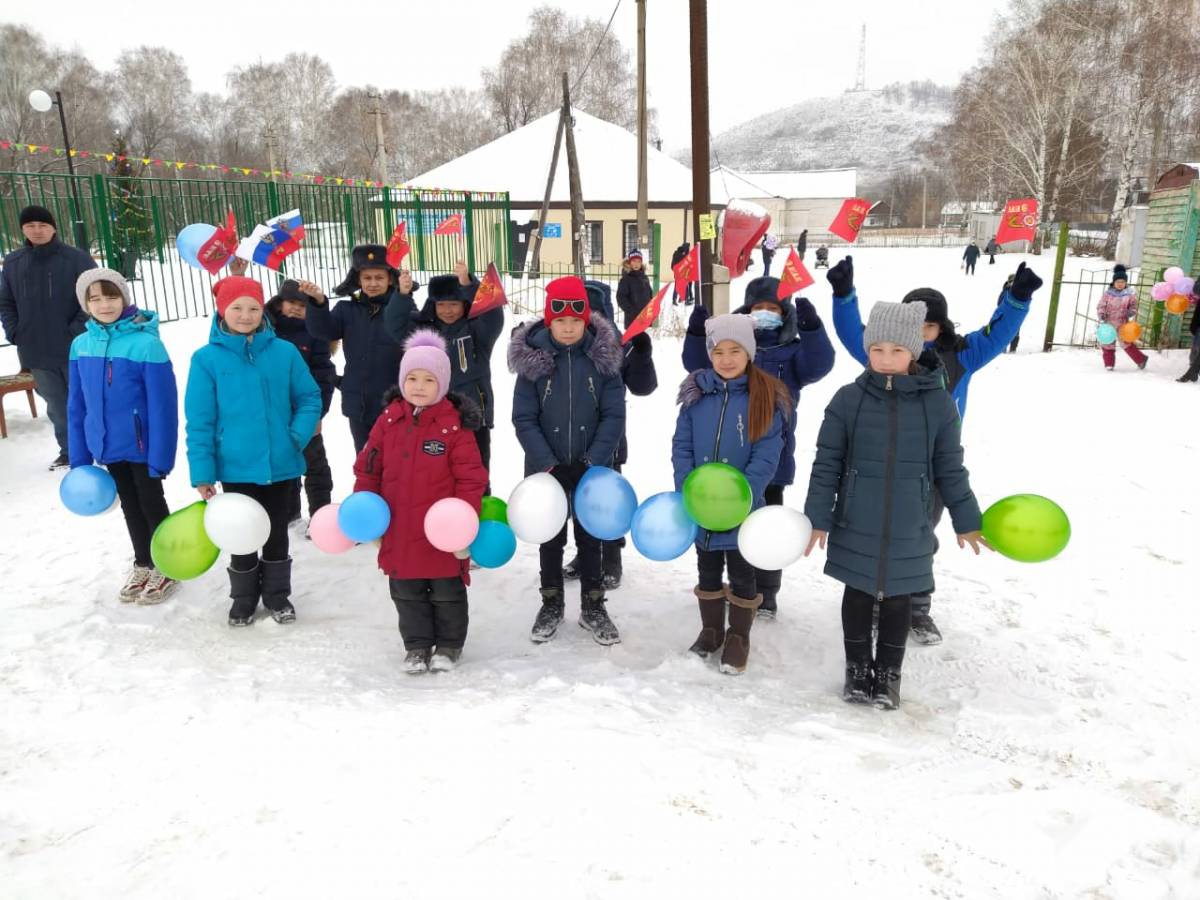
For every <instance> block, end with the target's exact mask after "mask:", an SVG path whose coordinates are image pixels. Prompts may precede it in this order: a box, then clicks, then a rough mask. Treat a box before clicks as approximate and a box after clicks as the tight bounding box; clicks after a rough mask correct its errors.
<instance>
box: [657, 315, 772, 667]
mask: <svg viewBox="0 0 1200 900" xmlns="http://www.w3.org/2000/svg"><path fill="white" fill-rule="evenodd" d="M704 327H705V331H706V332H707V337H706V343H707V346H708V352H709V355H710V357H711V359H712V368H706V369H701V370H700V371H697V372H693V373H692V374H691V375H689V376H688V377H687V378H686V379H684V382H683V385H682V386H681V387H680V389H679V405H680V410H679V418H678V420H677V421H676V423H675V437H674V439H673V441H672V444H671V463H672V466H673V467H674V470H675V490H677V491H680V490H682V489H683V482H684V481H685V480H686V479H687V477H688V475H689V474H691V472H692V470H693V469H695V468H697V467H699V466H702V465H704V464H706V463H713V462H720V463H726V464H728V465H731V466H733V467H734V468H737V469H740V470H741V471H742V472H743V474H745V476H746V480H747V481H748V482H749V483H750V490H751V493H752V495H753V498H754V503H753V505H754V507H755V508H758V507H760V506H762V505H763V503H764V496H763V495H764V494H765V493H766V490H767V485H768V484H770V482H771V478H772V476H773V475H774V474H775V469H776V466H777V465H778V463H779V454H780V453H781V452H782V451H783V432H784V429H785V428H786V427H788V426H787V424H786V422H787V419H788V417H789V416H790V415H791V414H792V398H791V395H790V394H789V393H788V389H787V386H786V385H785V384H784V383H783V382H781V381H780V380H779V379H777V378H774V377H773V376H771V375H767V374H766V373H764V372H763V371H762V370H761V369H759V368H758V367H757V366H755V365H753V364H752V363H751V360H753V359H754V352H755V340H754V320H753V319H751V318H750V317H749V316H743V315H724V316H717V317H715V318H712V319H709V320H708V321H707V322H705V323H704ZM737 538H738V529H736V528H734V529H731V530H730V531H722V532H711V531H705V530H702V531H701V532H700V535H699V537H698V538H697V540H696V563H697V568H698V570H699V581H698V584H697V585H696V590H695V593H696V597H697V598H698V599H699V602H700V621H701V625H702V628H701V631H700V636H699V637H698V638H696V641H695V643H693V644H692V647H691V649H692V652H693V653H698V654H699V655H701V656H708V655H710V654H712V653H715V652H716V651H717V650H721V649H722V645H723V646H724V649H723V650H722V652H721V671H722V672H725V673H727V674H732V675H737V674H741V673H742V672H744V671H745V670H746V663H747V661H748V660H749V658H750V626H751V625H752V624H753V623H754V616H755V611H756V610H757V609H758V607H759V605H760V604H761V603H762V594H761V593H760V592H759V590H758V586H757V583H756V576H755V570H754V567H753V566H752V565H750V564H749V563H748V562H746V560H745V559H744V558H743V557H742V555H741V554H740V553H739V552H738V549H737ZM726 571H728V573H729V583H728V586H726V585H725V583H724V580H723V576H724V573H725V572H726ZM727 600H728V601H729V630H728V631H726V629H725V602H726V601H727Z"/></svg>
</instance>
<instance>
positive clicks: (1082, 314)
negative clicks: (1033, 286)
mask: <svg viewBox="0 0 1200 900" xmlns="http://www.w3.org/2000/svg"><path fill="white" fill-rule="evenodd" d="M1161 278H1162V270H1161V269H1143V268H1140V267H1134V268H1131V269H1129V286H1130V287H1131V288H1133V290H1134V292H1135V294H1136V295H1137V298H1138V313H1137V319H1136V321H1137V322H1138V324H1139V325H1141V326H1142V335H1141V337H1140V338H1139V339H1138V341H1137V343H1138V345H1139V346H1140V347H1143V348H1144V349H1157V350H1168V349H1172V348H1175V347H1190V346H1191V343H1192V335H1191V332H1190V330H1189V328H1188V326H1189V325H1190V323H1191V318H1192V316H1194V315H1196V307H1191V308H1189V309H1188V310H1187V312H1185V313H1184V314H1183V315H1182V316H1174V315H1170V314H1169V313H1167V311H1166V309H1165V307H1164V304H1163V302H1162V301H1161V300H1154V299H1151V297H1150V287H1151V285H1153V284H1154V282H1155V281H1156V280H1158V279H1161ZM1059 283H1060V285H1061V286H1062V295H1061V296H1062V298H1063V300H1064V301H1066V300H1068V299H1073V300H1074V303H1075V316H1074V318H1073V319H1072V323H1071V339H1070V342H1069V344H1068V346H1072V347H1090V346H1094V345H1095V343H1096V326H1098V325H1099V324H1100V322H1099V320H1098V319H1097V318H1096V307H1097V305H1098V304H1099V302H1100V298H1101V297H1103V296H1104V292H1105V291H1106V290H1107V289H1108V286H1109V285H1110V284H1111V283H1112V267H1111V266H1110V267H1108V268H1104V269H1085V270H1083V271H1082V272H1080V273H1079V276H1078V277H1077V278H1074V279H1070V280H1068V279H1064V280H1063V281H1061V282H1059ZM1072 293H1073V294H1074V296H1073V298H1072V297H1071V294H1072Z"/></svg>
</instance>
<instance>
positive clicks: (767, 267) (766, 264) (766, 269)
mask: <svg viewBox="0 0 1200 900" xmlns="http://www.w3.org/2000/svg"><path fill="white" fill-rule="evenodd" d="M774 258H775V254H774V253H772V254H770V255H768V254H766V253H764V254H763V278H770V277H771V260H773V259H774Z"/></svg>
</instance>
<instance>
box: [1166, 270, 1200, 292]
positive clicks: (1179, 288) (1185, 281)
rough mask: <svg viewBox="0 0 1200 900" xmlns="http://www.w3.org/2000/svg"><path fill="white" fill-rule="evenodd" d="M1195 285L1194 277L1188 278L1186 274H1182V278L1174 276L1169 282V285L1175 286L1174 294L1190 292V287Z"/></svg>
mask: <svg viewBox="0 0 1200 900" xmlns="http://www.w3.org/2000/svg"><path fill="white" fill-rule="evenodd" d="M1195 286H1196V279H1195V278H1189V277H1188V276H1187V275H1184V276H1183V277H1182V278H1176V279H1175V280H1174V281H1173V282H1171V287H1173V288H1175V293H1176V294H1185V295H1186V294H1190V293H1191V292H1192V288H1194V287H1195Z"/></svg>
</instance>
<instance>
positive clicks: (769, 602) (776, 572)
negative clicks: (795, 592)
mask: <svg viewBox="0 0 1200 900" xmlns="http://www.w3.org/2000/svg"><path fill="white" fill-rule="evenodd" d="M783 489H784V485H782V484H769V485H767V490H766V492H765V493H764V494H763V500H764V502H765V503H766V505H767V506H783ZM754 581H755V583H756V584H757V585H758V590H759V592H760V593H761V594H762V595H763V602H762V605H763V608H764V609H775V608H776V604H775V598H776V597H777V596H778V595H779V588H780V587H782V586H783V570H782V569H755V570H754Z"/></svg>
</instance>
